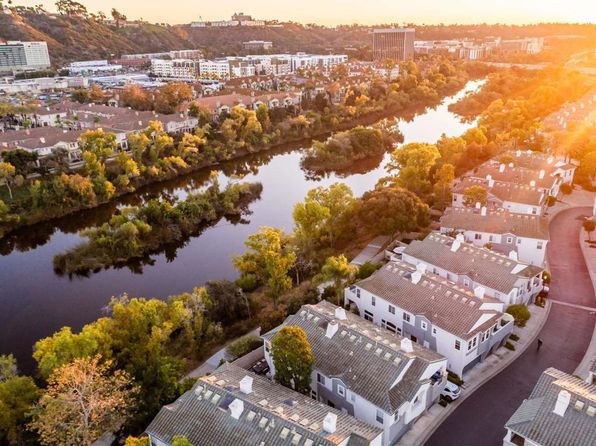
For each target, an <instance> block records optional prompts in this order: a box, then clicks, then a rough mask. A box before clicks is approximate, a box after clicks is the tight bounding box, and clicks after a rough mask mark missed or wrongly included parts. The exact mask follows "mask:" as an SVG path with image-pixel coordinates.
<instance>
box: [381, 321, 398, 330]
mask: <svg viewBox="0 0 596 446" xmlns="http://www.w3.org/2000/svg"><path fill="white" fill-rule="evenodd" d="M381 326H382V327H383V328H386V329H387V330H389V331H391V332H393V333H397V332H398V328H397V327H396V326H395V324H394V323H392V322H389V321H386V320H385V319H383V320H381Z"/></svg>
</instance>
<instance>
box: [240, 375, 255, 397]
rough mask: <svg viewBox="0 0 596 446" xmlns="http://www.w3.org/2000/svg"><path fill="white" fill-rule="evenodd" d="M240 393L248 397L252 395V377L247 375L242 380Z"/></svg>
mask: <svg viewBox="0 0 596 446" xmlns="http://www.w3.org/2000/svg"><path fill="white" fill-rule="evenodd" d="M240 391H241V392H242V393H245V394H246V395H248V394H250V393H252V377H251V376H248V375H246V376H245V377H244V378H242V379H241V380H240Z"/></svg>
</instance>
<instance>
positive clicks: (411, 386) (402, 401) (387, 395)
mask: <svg viewBox="0 0 596 446" xmlns="http://www.w3.org/2000/svg"><path fill="white" fill-rule="evenodd" d="M283 326H298V327H300V328H302V329H303V330H304V331H305V332H306V335H307V337H308V342H309V343H310V346H311V349H312V354H313V356H314V361H315V363H314V367H313V373H312V381H311V389H312V397H313V398H315V399H316V400H318V401H320V402H324V403H326V404H328V405H330V406H331V407H334V408H336V409H338V410H341V411H342V412H346V413H348V414H349V415H352V416H354V417H355V418H356V419H357V420H360V421H362V422H365V423H368V424H370V425H372V426H375V427H378V428H381V429H382V430H383V445H384V446H388V445H392V444H394V443H395V442H396V441H397V440H398V439H399V438H400V437H401V436H402V435H403V434H404V433H405V432H406V431H408V430H409V429H410V428H411V426H412V425H413V423H414V422H415V420H416V419H417V418H418V417H419V416H420V415H422V414H423V413H424V412H425V411H426V410H427V409H428V408H429V407H430V406H431V405H432V404H434V403H435V402H436V401H437V400H438V398H439V395H440V393H441V391H442V390H443V388H444V387H445V385H446V368H447V360H446V359H445V358H443V357H442V356H441V355H439V354H437V353H435V352H433V351H431V350H429V349H426V348H424V347H422V346H421V345H418V344H415V343H412V341H411V340H410V339H407V338H404V337H402V336H399V335H397V334H394V333H391V332H389V331H387V330H384V329H382V328H381V327H378V326H376V325H374V324H373V323H371V322H368V321H366V320H364V319H362V318H360V317H358V316H356V315H354V314H351V313H348V312H346V311H345V310H344V309H343V308H341V307H337V306H335V305H332V304H330V303H328V302H326V301H322V302H320V303H319V304H317V305H304V306H302V308H301V309H300V310H299V311H298V313H296V314H294V315H291V316H289V317H288V318H286V320H285V321H284V323H283V325H281V326H279V327H277V328H275V329H273V330H272V331H270V332H268V333H266V334H265V335H263V339H264V341H265V358H266V360H267V363H268V364H269V367H270V369H271V373H272V375H273V377H274V378H275V366H274V363H273V358H272V356H271V340H272V338H273V337H274V336H275V334H276V333H277V332H278V331H279V330H280V329H281V328H282V327H283Z"/></svg>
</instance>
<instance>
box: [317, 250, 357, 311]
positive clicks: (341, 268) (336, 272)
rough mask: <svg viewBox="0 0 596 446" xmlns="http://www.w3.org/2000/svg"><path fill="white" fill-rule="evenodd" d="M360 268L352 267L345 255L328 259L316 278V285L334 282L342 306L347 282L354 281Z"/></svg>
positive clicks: (338, 302) (336, 294)
mask: <svg viewBox="0 0 596 446" xmlns="http://www.w3.org/2000/svg"><path fill="white" fill-rule="evenodd" d="M357 271H358V268H357V267H356V266H354V265H350V262H348V259H347V258H346V256H344V255H343V254H341V255H339V256H337V257H335V256H332V257H328V258H327V260H326V261H325V264H324V265H323V268H322V269H321V273H320V274H318V275H317V276H315V278H314V281H315V283H319V284H320V283H324V282H327V281H332V282H333V288H334V290H335V297H336V298H337V305H341V301H342V295H343V289H344V286H345V283H346V281H348V280H350V279H352V278H353V277H354V275H355V274H356V272H357Z"/></svg>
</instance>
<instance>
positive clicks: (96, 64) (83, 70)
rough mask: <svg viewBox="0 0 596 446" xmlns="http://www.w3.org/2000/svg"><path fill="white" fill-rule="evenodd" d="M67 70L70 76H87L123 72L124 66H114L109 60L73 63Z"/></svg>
mask: <svg viewBox="0 0 596 446" xmlns="http://www.w3.org/2000/svg"><path fill="white" fill-rule="evenodd" d="M65 69H67V70H68V73H69V74H70V75H75V76H77V75H85V74H97V73H114V72H116V71H120V70H122V65H112V64H110V63H109V62H108V61H107V60H84V61H80V62H71V63H70V64H68V65H67V66H66V67H65Z"/></svg>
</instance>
